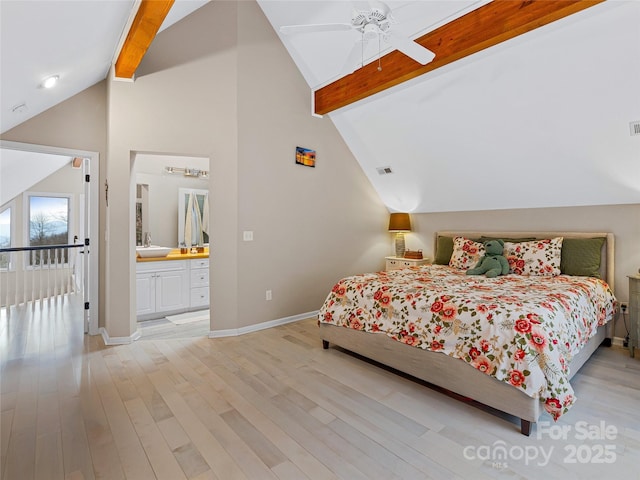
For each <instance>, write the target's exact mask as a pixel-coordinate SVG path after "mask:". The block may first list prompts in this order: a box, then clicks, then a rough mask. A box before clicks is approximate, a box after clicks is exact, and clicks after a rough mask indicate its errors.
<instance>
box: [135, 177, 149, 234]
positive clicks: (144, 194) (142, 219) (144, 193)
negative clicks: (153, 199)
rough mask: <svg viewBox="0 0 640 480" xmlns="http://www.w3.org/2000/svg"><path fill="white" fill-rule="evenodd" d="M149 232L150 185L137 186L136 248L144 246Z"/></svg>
mask: <svg viewBox="0 0 640 480" xmlns="http://www.w3.org/2000/svg"><path fill="white" fill-rule="evenodd" d="M148 231H149V185H146V184H142V183H138V184H136V246H140V245H142V243H143V241H144V234H145V232H148Z"/></svg>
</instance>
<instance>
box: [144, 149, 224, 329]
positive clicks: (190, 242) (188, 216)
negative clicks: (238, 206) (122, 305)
mask: <svg viewBox="0 0 640 480" xmlns="http://www.w3.org/2000/svg"><path fill="white" fill-rule="evenodd" d="M132 158H133V160H132V175H131V178H132V186H131V193H132V195H131V197H132V199H133V201H132V220H131V221H132V223H133V225H134V228H133V229H132V230H133V232H135V233H134V234H133V235H132V239H131V241H132V242H134V244H135V247H136V261H135V269H136V271H135V288H136V295H135V299H136V320H137V322H138V323H137V324H138V330H139V331H140V333H141V338H142V339H145V338H147V339H149V338H187V337H201V336H207V335H208V334H209V332H210V330H211V326H210V324H211V320H210V315H209V298H210V275H209V272H210V260H209V249H210V245H209V241H208V240H209V235H210V233H211V232H210V228H211V224H210V222H209V207H210V204H209V180H210V175H209V171H210V170H209V158H206V157H194V156H180V155H168V154H156V153H143V152H136V153H135V155H133V156H132Z"/></svg>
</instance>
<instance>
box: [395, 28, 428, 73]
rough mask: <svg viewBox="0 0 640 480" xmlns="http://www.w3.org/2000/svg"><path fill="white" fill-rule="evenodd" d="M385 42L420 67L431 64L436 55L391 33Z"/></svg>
mask: <svg viewBox="0 0 640 480" xmlns="http://www.w3.org/2000/svg"><path fill="white" fill-rule="evenodd" d="M387 41H388V42H389V43H390V44H391V46H392V47H394V48H396V49H398V50H400V51H401V52H402V53H404V54H405V55H406V56H407V57H410V58H413V59H414V60H415V61H416V62H418V63H419V64H421V65H426V64H427V63H429V62H431V61H432V60H433V59H434V58H435V56H436V54H435V53H433V52H432V51H431V50H429V49H427V48H424V47H423V46H422V45H420V44H419V43H416V42H414V41H413V40H411V39H410V38H408V37H403V36H402V35H398V34H396V33H394V32H391V33H390V34H389V36H388V38H387Z"/></svg>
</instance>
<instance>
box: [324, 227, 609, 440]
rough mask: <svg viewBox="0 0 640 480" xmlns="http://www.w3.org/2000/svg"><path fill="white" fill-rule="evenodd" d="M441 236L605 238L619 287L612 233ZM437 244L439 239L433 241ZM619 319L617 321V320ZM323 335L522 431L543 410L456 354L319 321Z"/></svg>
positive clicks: (604, 270)
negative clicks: (504, 416) (510, 420)
mask: <svg viewBox="0 0 640 480" xmlns="http://www.w3.org/2000/svg"><path fill="white" fill-rule="evenodd" d="M438 236H447V237H453V236H464V237H468V238H480V237H481V236H487V237H497V238H539V239H542V238H553V237H565V238H593V237H605V238H606V240H605V242H604V244H603V247H602V251H601V269H600V270H601V276H602V278H603V279H605V280H606V281H607V283H608V284H609V286H610V287H611V289H612V290H613V287H614V237H613V234H611V233H591V232H584V233H583V232H468V231H467V232H438V233H436V239H437V237H438ZM434 245H437V241H436V242H434ZM614 320H615V319H614ZM613 332H614V321H613V320H612V321H610V322H609V323H607V325H605V326H603V327H600V328H599V329H598V332H597V334H596V335H595V336H594V337H592V338H591V339H590V340H589V342H587V344H586V345H585V346H584V348H583V349H582V350H581V351H580V352H579V353H578V354H577V355H576V356H574V358H573V359H572V360H571V362H570V363H569V368H570V372H571V374H570V377H573V375H575V373H576V372H577V371H578V370H579V369H580V367H581V366H582V365H583V364H584V363H585V362H586V361H587V360H588V359H589V357H590V356H591V354H592V353H593V352H595V350H596V349H597V348H598V347H599V346H600V345H601V344H603V343H604V344H605V345H608V346H609V345H611V339H612V338H613ZM320 338H321V339H322V346H323V348H325V349H327V348H329V344H330V343H332V344H335V345H338V346H340V347H342V348H344V349H346V350H349V351H352V352H355V353H357V354H359V355H362V356H364V357H366V358H369V359H371V360H374V361H376V362H379V363H381V364H383V365H387V366H389V367H392V368H394V369H396V370H399V371H400V372H404V373H407V374H409V375H411V376H413V377H416V378H418V379H421V380H424V381H426V382H429V383H431V384H434V385H436V386H438V387H441V388H444V389H446V390H449V391H451V392H453V393H456V394H459V395H462V396H464V397H468V398H471V399H473V400H475V401H477V402H480V403H482V404H484V405H487V406H489V407H492V408H494V409H497V410H500V411H502V412H505V413H508V414H510V415H515V416H516V417H518V418H520V431H521V432H522V434H524V435H527V436H528V435H529V434H530V433H531V426H532V423H535V422H537V421H538V418H539V417H540V414H541V413H542V412H543V411H544V408H543V406H542V402H541V401H540V400H539V399H535V398H531V397H529V396H527V395H526V394H525V393H524V392H522V391H520V390H518V389H516V388H514V387H512V386H510V385H507V384H506V383H503V382H500V381H499V380H496V379H495V378H493V377H490V376H488V375H486V374H484V373H482V372H480V371H478V370H477V369H475V368H469V365H468V364H466V363H465V362H462V361H460V360H459V359H457V358H453V357H449V356H448V355H443V354H442V353H439V352H431V351H429V350H423V349H421V348H416V347H412V346H409V345H406V344H404V343H402V342H397V341H395V340H393V339H392V338H391V337H388V336H387V335H384V334H372V333H368V332H364V331H360V330H353V329H350V328H344V327H341V326H336V325H331V324H326V323H320Z"/></svg>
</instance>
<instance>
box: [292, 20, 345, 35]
mask: <svg viewBox="0 0 640 480" xmlns="http://www.w3.org/2000/svg"><path fill="white" fill-rule="evenodd" d="M351 29H352V27H351V24H350V23H319V24H311V25H283V26H281V27H280V32H281V33H284V34H285V35H289V34H292V33H314V32H341V31H346V30H351Z"/></svg>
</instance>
